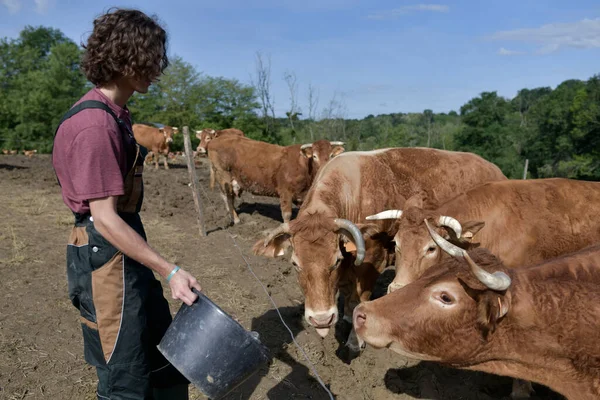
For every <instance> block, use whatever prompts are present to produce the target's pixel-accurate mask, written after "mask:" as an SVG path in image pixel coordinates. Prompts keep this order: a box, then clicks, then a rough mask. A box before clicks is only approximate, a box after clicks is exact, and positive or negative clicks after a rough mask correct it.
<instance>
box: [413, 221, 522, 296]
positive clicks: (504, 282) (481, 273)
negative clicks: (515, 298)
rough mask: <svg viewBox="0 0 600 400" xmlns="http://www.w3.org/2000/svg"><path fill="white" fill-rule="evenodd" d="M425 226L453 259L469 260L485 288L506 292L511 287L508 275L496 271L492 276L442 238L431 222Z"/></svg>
mask: <svg viewBox="0 0 600 400" xmlns="http://www.w3.org/2000/svg"><path fill="white" fill-rule="evenodd" d="M425 225H427V230H428V231H429V234H430V235H431V237H432V239H433V241H434V242H435V243H436V244H437V245H438V246H440V248H441V249H442V250H444V251H445V252H446V253H448V254H450V255H451V256H453V257H457V258H464V259H465V260H467V264H469V268H471V272H472V273H473V275H475V276H476V277H477V279H478V280H479V282H481V283H483V284H484V285H485V286H487V287H488V288H490V289H492V290H499V291H502V290H506V289H508V287H509V286H510V283H511V280H510V277H509V276H508V275H506V274H505V273H504V272H502V271H496V272H494V273H493V274H490V273H489V272H487V271H486V270H484V269H483V268H481V267H480V266H479V265H477V264H476V263H475V261H473V260H472V259H471V257H470V256H469V253H467V252H466V251H465V250H464V249H461V248H460V247H458V246H455V245H453V244H452V243H450V242H448V241H447V240H446V239H444V238H443V237H441V236H440V235H439V234H438V233H437V232H436V231H435V230H434V229H433V228H432V227H431V225H429V222H428V221H427V220H426V219H425Z"/></svg>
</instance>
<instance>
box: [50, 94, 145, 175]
mask: <svg viewBox="0 0 600 400" xmlns="http://www.w3.org/2000/svg"><path fill="white" fill-rule="evenodd" d="M89 108H97V109H100V110H104V111H106V112H107V113H108V114H110V116H111V117H113V119H114V120H115V122H116V123H117V125H119V130H120V131H121V133H122V134H125V133H127V134H128V135H129V136H130V137H131V138H134V136H133V132H131V130H130V129H129V127H128V126H127V124H126V123H125V121H123V120H122V119H121V118H119V117H117V115H116V114H115V113H114V112H113V110H111V108H110V107H109V106H108V105H107V104H105V103H103V102H101V101H98V100H85V101H82V102H81V103H79V104H77V105H75V106H73V107H72V108H71V109H70V110H69V111H67V113H66V114H65V115H64V116H63V117H62V119H61V120H60V122H59V123H58V126H57V127H56V130H55V131H54V139H56V133H57V132H58V128H60V126H61V125H62V124H63V122H65V121H66V120H68V119H69V118H71V117H72V116H73V115H75V114H77V113H79V112H80V111H83V110H86V109H89ZM134 140H135V138H134ZM53 151H54V146H52V152H53ZM52 152H51V153H50V157H52ZM55 175H56V171H55ZM56 181H57V182H58V185H59V186H61V185H60V181H59V180H58V176H56Z"/></svg>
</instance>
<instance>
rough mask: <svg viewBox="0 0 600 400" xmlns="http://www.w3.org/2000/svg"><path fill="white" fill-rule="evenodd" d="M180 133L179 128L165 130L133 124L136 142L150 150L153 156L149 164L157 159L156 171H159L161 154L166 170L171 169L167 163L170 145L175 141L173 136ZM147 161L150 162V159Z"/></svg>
mask: <svg viewBox="0 0 600 400" xmlns="http://www.w3.org/2000/svg"><path fill="white" fill-rule="evenodd" d="M178 131H179V130H178V128H176V127H171V126H167V125H165V126H164V127H163V128H155V127H153V126H148V125H142V124H133V135H134V137H135V140H136V141H137V142H138V143H139V144H140V145H142V146H144V147H145V148H146V149H148V152H149V153H148V154H149V155H150V154H152V156H151V157H150V160H149V162H151V160H152V158H154V157H156V158H155V160H154V165H155V169H158V159H159V157H160V155H161V154H162V155H163V156H164V159H163V160H164V166H165V169H169V164H168V163H167V155H168V154H169V143H171V142H172V141H173V135H174V134H176V133H177V132H178ZM150 152H151V153H150ZM146 159H147V160H148V157H146Z"/></svg>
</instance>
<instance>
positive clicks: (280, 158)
mask: <svg viewBox="0 0 600 400" xmlns="http://www.w3.org/2000/svg"><path fill="white" fill-rule="evenodd" d="M343 145H344V143H342V142H330V141H328V140H318V141H316V142H314V143H312V144H305V145H299V144H298V145H292V146H278V145H275V144H270V143H266V142H260V141H256V140H252V139H249V138H246V137H239V136H235V135H224V136H220V137H219V138H217V139H213V140H212V141H211V143H210V147H209V152H208V158H209V159H210V162H211V165H212V168H214V173H215V177H216V179H217V181H218V182H219V186H220V188H221V195H222V197H223V200H224V201H225V205H226V207H227V210H228V211H229V213H230V215H231V220H232V222H233V223H234V224H237V223H239V222H240V219H239V217H238V215H237V213H236V212H235V208H234V205H233V200H234V196H239V195H240V193H241V191H242V190H247V191H249V192H251V193H253V194H257V195H262V196H278V197H279V201H280V204H281V215H282V217H283V221H284V222H285V223H287V222H289V221H290V219H291V217H292V203H296V204H300V203H301V202H302V201H303V200H304V196H305V195H306V193H307V192H308V189H309V188H310V185H311V184H312V182H313V179H314V177H315V176H316V174H317V171H318V170H319V168H321V167H322V166H323V165H325V164H326V163H327V161H329V159H330V158H332V157H335V156H336V155H338V154H340V153H342V152H343V151H344V147H343Z"/></svg>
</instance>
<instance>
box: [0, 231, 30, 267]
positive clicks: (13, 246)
mask: <svg viewBox="0 0 600 400" xmlns="http://www.w3.org/2000/svg"><path fill="white" fill-rule="evenodd" d="M9 231H10V236H8V239H9V241H10V252H11V257H10V258H9V259H6V260H3V262H4V263H6V264H7V265H16V264H22V263H23V262H24V261H25V260H27V256H26V255H25V253H24V252H23V250H24V249H25V248H26V247H27V244H26V243H25V241H23V240H21V239H20V238H19V237H17V234H16V233H15V230H14V228H13V227H12V226H9ZM6 238H7V237H6V236H3V237H2V238H0V239H6Z"/></svg>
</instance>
